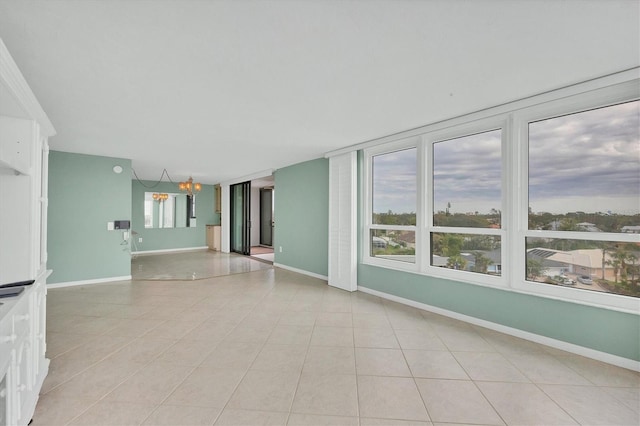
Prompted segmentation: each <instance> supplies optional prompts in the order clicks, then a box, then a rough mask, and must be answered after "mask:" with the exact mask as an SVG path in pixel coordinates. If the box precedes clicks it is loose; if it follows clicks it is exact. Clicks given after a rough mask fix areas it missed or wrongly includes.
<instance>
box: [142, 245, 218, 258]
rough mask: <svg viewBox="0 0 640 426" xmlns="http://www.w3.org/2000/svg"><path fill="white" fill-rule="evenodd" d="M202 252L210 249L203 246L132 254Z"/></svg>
mask: <svg viewBox="0 0 640 426" xmlns="http://www.w3.org/2000/svg"><path fill="white" fill-rule="evenodd" d="M200 250H209V247H208V246H202V247H185V248H172V249H163V250H143V251H132V252H131V254H132V255H138V256H144V255H147V254H161V253H177V252H181V251H200Z"/></svg>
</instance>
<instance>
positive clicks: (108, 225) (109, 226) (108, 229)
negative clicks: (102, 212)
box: [107, 222, 114, 231]
mask: <svg viewBox="0 0 640 426" xmlns="http://www.w3.org/2000/svg"><path fill="white" fill-rule="evenodd" d="M113 230H114V227H113V222H107V231H113Z"/></svg>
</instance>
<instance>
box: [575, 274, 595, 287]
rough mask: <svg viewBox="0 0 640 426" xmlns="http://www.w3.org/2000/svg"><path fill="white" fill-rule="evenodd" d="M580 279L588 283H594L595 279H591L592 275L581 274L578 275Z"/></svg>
mask: <svg viewBox="0 0 640 426" xmlns="http://www.w3.org/2000/svg"><path fill="white" fill-rule="evenodd" d="M578 281H579V282H581V283H582V284H587V285H591V284H593V280H592V279H591V277H589V276H586V275H580V276H579V277H578Z"/></svg>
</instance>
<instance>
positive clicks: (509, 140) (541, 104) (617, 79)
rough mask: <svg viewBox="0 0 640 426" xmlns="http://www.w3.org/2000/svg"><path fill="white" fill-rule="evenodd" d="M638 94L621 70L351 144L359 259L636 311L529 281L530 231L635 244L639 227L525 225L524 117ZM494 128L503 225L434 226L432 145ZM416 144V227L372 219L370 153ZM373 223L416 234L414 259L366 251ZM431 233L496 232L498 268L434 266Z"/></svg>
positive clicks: (637, 85)
mask: <svg viewBox="0 0 640 426" xmlns="http://www.w3.org/2000/svg"><path fill="white" fill-rule="evenodd" d="M635 100H640V78H638V73H637V72H635V73H632V72H623V73H620V74H617V75H611V76H606V77H603V78H600V79H596V80H590V81H587V82H584V83H580V84H578V85H575V86H569V87H566V88H562V89H557V90H554V91H550V92H546V93H543V94H541V95H536V96H534V97H531V98H527V99H522V100H519V101H515V102H511V103H509V104H504V105H500V106H496V107H493V108H489V109H487V110H483V111H479V112H476V113H472V114H469V115H467V116H462V117H456V118H452V119H450V120H445V121H441V122H438V123H434V124H432V125H429V126H424V127H421V128H417V129H413V130H409V131H406V132H402V133H400V134H397V135H395V136H389V137H385V138H381V139H379V140H376V141H372V142H368V143H366V144H362V145H360V146H356V147H355V148H353V149H362V150H363V157H362V160H363V161H362V165H363V175H362V176H363V179H362V194H361V197H362V198H361V199H362V206H363V207H362V215H363V216H362V217H361V224H362V225H361V230H362V232H361V238H360V242H361V244H362V252H361V261H362V263H363V264H365V265H371V266H378V267H383V268H387V269H394V270H400V271H405V272H412V273H416V274H420V275H425V276H433V277H437V278H443V279H449V280H453V281H457V282H464V283H469V284H473V285H480V286H488V287H497V288H501V289H503V290H506V291H512V292H517V293H523V294H527V295H533V296H540V297H545V298H551V299H557V300H562V301H568V302H572V303H579V304H583V305H589V306H596V307H600V308H606V309H611V310H617V311H622V312H629V313H635V314H637V313H638V307H639V306H640V300H639V299H638V298H635V297H630V296H624V295H619V294H614V293H603V292H596V291H591V290H583V289H578V288H571V287H562V286H552V285H549V284H545V283H537V282H533V281H527V280H526V238H527V237H547V238H570V239H580V240H592V241H617V242H629V243H640V234H623V233H604V232H598V233H593V232H582V231H570V232H569V231H540V230H529V229H528V219H529V217H528V197H529V186H528V185H529V182H528V179H529V176H528V172H529V170H528V155H529V149H528V129H529V123H530V122H534V121H539V120H544V119H549V118H554V117H558V116H563V115H569V114H574V113H579V112H583V111H588V110H592V109H597V108H603V107H607V106H611V105H616V104H620V103H624V102H630V101H635ZM498 128H500V129H502V135H501V137H502V144H501V150H502V151H501V155H502V170H501V180H502V191H501V198H502V200H501V203H502V204H501V227H500V229H492V228H462V227H460V228H458V227H441V226H433V207H432V204H433V191H434V189H433V144H434V143H437V142H441V141H446V140H449V139H455V138H458V137H464V136H468V135H472V134H477V133H483V132H486V131H491V130H494V129H498ZM414 147H415V148H416V149H417V156H418V158H417V173H416V179H417V182H416V188H417V194H416V202H417V205H416V226H415V227H413V226H387V225H373V224H372V221H373V212H372V202H373V199H372V195H373V194H372V183H373V182H372V181H373V176H372V158H373V157H374V156H376V155H380V154H385V153H391V152H395V151H399V150H403V149H408V148H414ZM372 229H400V230H411V231H414V232H415V235H416V252H415V256H416V261H415V264H413V263H406V262H400V261H392V260H388V259H381V258H376V257H373V256H371V251H370V250H371V247H370V235H371V230H372ZM433 232H436V233H459V234H480V235H498V236H500V238H501V249H502V251H501V255H502V261H501V275H500V276H492V275H486V274H481V273H475V272H468V271H460V270H453V269H447V268H441V267H437V266H431V247H430V246H431V244H430V238H431V233H433ZM567 232H568V233H567Z"/></svg>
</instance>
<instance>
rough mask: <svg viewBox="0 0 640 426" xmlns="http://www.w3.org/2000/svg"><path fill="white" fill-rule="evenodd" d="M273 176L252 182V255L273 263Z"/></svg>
mask: <svg viewBox="0 0 640 426" xmlns="http://www.w3.org/2000/svg"><path fill="white" fill-rule="evenodd" d="M274 194H275V187H274V179H273V176H267V177H264V178H260V179H255V180H252V181H251V206H252V209H251V224H252V226H251V241H250V245H251V248H250V255H251V257H255V258H256V259H260V260H263V261H266V262H273V259H274V254H273V235H274V224H275V221H274V200H275V195H274Z"/></svg>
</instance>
